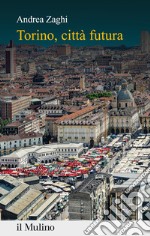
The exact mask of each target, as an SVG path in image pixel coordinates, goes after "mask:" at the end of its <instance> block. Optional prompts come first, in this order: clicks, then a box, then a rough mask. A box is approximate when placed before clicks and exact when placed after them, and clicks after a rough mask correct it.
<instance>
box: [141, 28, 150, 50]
mask: <svg viewBox="0 0 150 236" xmlns="http://www.w3.org/2000/svg"><path fill="white" fill-rule="evenodd" d="M141 51H142V52H144V53H149V52H150V33H149V32H148V31H142V32H141Z"/></svg>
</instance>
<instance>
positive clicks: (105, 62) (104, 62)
mask: <svg viewBox="0 0 150 236" xmlns="http://www.w3.org/2000/svg"><path fill="white" fill-rule="evenodd" d="M111 60H112V57H111V56H108V55H99V56H96V57H95V61H96V63H97V65H99V66H109V65H110V62H111Z"/></svg>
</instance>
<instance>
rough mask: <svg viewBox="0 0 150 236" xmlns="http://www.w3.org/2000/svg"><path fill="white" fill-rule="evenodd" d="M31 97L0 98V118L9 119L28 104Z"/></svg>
mask: <svg viewBox="0 0 150 236" xmlns="http://www.w3.org/2000/svg"><path fill="white" fill-rule="evenodd" d="M30 101H31V97H30V96H22V97H16V96H13V97H12V96H10V97H4V98H1V99H0V108H1V118H2V119H4V120H5V119H10V120H12V119H13V117H14V116H15V115H16V114H17V113H19V112H21V111H22V110H24V109H25V108H28V107H29V106H30Z"/></svg>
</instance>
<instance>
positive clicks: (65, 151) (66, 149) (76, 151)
mask: <svg viewBox="0 0 150 236" xmlns="http://www.w3.org/2000/svg"><path fill="white" fill-rule="evenodd" d="M35 145H36V144H35ZM8 153H9V152H8ZM82 153H83V144H82V143H79V144H76V143H70V144H48V145H42V146H38V145H37V146H32V147H27V148H23V149H20V150H18V151H15V152H13V153H11V154H8V155H5V156H1V157H0V166H6V167H24V166H26V165H27V164H28V163H29V162H30V161H34V162H37V163H51V162H53V161H55V160H58V159H59V158H65V157H70V156H76V157H79V156H80V155H81V154H82Z"/></svg>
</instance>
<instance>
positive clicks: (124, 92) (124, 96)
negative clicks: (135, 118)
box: [117, 81, 134, 102]
mask: <svg viewBox="0 0 150 236" xmlns="http://www.w3.org/2000/svg"><path fill="white" fill-rule="evenodd" d="M117 100H118V102H119V101H129V102H130V101H131V102H133V101H134V99H133V96H132V94H131V92H130V91H129V90H128V88H127V83H126V82H125V81H124V83H122V87H121V90H120V91H119V92H118V96H117Z"/></svg>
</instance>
